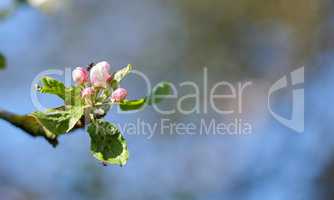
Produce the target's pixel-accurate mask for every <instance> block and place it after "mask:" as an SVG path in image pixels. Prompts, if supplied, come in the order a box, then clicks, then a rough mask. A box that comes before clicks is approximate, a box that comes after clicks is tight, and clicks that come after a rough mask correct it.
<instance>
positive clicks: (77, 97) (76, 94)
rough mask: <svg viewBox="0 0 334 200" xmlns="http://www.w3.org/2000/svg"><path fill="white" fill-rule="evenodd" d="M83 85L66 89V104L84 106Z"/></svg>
mask: <svg viewBox="0 0 334 200" xmlns="http://www.w3.org/2000/svg"><path fill="white" fill-rule="evenodd" d="M81 91H82V88H81V87H71V88H66V89H65V97H64V100H65V105H70V106H71V105H72V106H82V105H83V100H82V98H81Z"/></svg>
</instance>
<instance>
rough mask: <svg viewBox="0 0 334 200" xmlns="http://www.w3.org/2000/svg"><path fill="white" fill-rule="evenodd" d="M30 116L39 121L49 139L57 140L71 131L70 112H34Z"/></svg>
mask: <svg viewBox="0 0 334 200" xmlns="http://www.w3.org/2000/svg"><path fill="white" fill-rule="evenodd" d="M30 116H32V117H34V118H35V119H36V120H37V122H38V123H39V124H40V126H41V127H42V128H43V130H44V131H45V133H46V135H47V137H49V138H56V137H57V136H59V135H61V134H64V133H65V132H66V131H67V130H68V129H69V121H70V118H71V116H70V112H68V111H62V110H49V111H47V112H34V113H32V114H31V115H30Z"/></svg>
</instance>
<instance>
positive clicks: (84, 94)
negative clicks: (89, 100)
mask: <svg viewBox="0 0 334 200" xmlns="http://www.w3.org/2000/svg"><path fill="white" fill-rule="evenodd" d="M94 92H95V90H94V88H92V87H88V88H85V89H83V90H82V92H81V96H82V98H85V97H91V96H92V95H93V94H94Z"/></svg>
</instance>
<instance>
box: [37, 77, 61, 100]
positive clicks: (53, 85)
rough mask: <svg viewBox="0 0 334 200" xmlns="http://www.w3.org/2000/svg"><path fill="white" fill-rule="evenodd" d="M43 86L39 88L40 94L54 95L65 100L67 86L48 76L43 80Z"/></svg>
mask: <svg viewBox="0 0 334 200" xmlns="http://www.w3.org/2000/svg"><path fill="white" fill-rule="evenodd" d="M41 82H42V85H41V86H37V89H38V91H39V92H41V93H44V94H54V95H57V96H58V97H60V98H61V99H65V85H64V84H63V83H62V82H60V81H58V80H56V79H54V78H51V77H48V76H45V77H43V78H42V79H41Z"/></svg>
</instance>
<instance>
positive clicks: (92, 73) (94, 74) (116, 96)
mask: <svg viewBox="0 0 334 200" xmlns="http://www.w3.org/2000/svg"><path fill="white" fill-rule="evenodd" d="M109 69H110V65H109V63H107V62H106V61H103V62H99V63H97V64H96V65H94V66H92V67H91V69H90V70H87V69H85V68H83V67H77V68H75V69H74V70H73V72H72V78H73V81H74V82H75V83H76V84H77V85H81V86H84V87H85V88H84V89H83V90H82V92H81V96H82V98H85V99H86V98H87V99H89V98H91V97H92V96H93V94H95V93H96V92H97V91H98V90H99V89H104V90H108V89H109V87H108V85H109V84H110V83H111V81H112V80H113V76H112V75H111V74H110V73H109ZM127 95H128V92H127V90H126V89H124V88H118V89H116V90H115V91H113V93H112V94H111V97H110V100H111V101H112V102H121V101H123V100H124V99H126V97H127Z"/></svg>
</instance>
